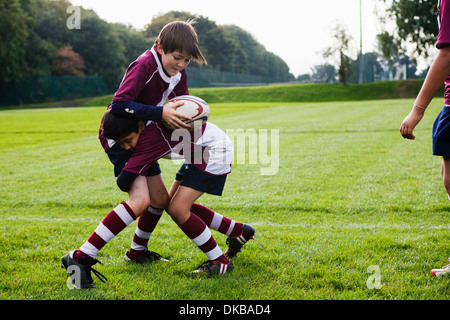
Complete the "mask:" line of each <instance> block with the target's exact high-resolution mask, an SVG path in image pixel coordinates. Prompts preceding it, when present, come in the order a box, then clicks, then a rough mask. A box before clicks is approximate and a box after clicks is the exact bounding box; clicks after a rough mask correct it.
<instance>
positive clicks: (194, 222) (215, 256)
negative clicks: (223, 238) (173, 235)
mask: <svg viewBox="0 0 450 320" xmlns="http://www.w3.org/2000/svg"><path fill="white" fill-rule="evenodd" d="M179 227H180V229H181V230H183V232H184V233H185V234H186V235H187V236H188V237H189V239H191V240H192V241H193V242H194V243H195V244H196V245H197V246H198V247H199V248H200V250H202V251H203V253H204V254H205V255H206V256H207V257H208V260H216V261H219V262H221V263H225V264H227V263H229V262H230V260H228V259H227V258H226V257H225V256H224V254H223V252H222V250H221V249H220V248H219V246H218V245H217V242H216V240H214V238H213V236H212V234H211V231H209V229H208V226H207V225H206V224H205V222H204V221H203V220H202V219H200V218H199V217H198V216H196V215H195V214H194V213H192V212H191V216H190V217H189V219H188V220H187V221H186V222H185V223H183V224H182V225H180V226H179Z"/></svg>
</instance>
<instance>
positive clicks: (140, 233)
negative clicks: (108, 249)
mask: <svg viewBox="0 0 450 320" xmlns="http://www.w3.org/2000/svg"><path fill="white" fill-rule="evenodd" d="M163 211H164V209H155V208H153V207H151V206H150V207H148V209H147V211H146V212H144V213H143V214H142V216H141V217H140V218H139V220H138V223H137V227H136V231H135V232H134V237H133V241H132V242H131V249H130V250H129V251H128V258H130V259H137V258H139V257H141V256H142V255H143V254H144V253H145V251H146V250H147V245H148V241H149V239H150V237H151V235H152V233H153V230H155V227H156V225H157V224H158V221H159V219H160V218H161V215H162V213H163Z"/></svg>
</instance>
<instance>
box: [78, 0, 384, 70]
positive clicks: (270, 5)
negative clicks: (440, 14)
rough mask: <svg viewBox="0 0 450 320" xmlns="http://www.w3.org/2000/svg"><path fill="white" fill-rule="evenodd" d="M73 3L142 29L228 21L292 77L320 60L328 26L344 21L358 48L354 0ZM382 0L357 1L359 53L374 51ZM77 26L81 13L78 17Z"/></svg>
mask: <svg viewBox="0 0 450 320" xmlns="http://www.w3.org/2000/svg"><path fill="white" fill-rule="evenodd" d="M71 2H72V4H73V5H81V6H83V7H84V8H86V9H93V10H94V11H95V12H96V13H97V14H98V15H99V16H100V18H102V19H103V20H106V21H108V22H121V23H125V24H131V25H133V26H134V27H135V28H137V29H143V28H144V26H145V25H146V24H149V23H150V22H151V20H152V18H153V17H154V16H158V15H159V14H164V13H166V12H169V11H172V10H176V11H188V12H191V13H193V14H198V15H202V16H204V17H207V18H209V19H210V20H212V21H215V22H216V23H217V24H218V25H225V24H234V25H237V26H239V27H241V28H242V29H244V30H246V31H248V32H249V33H251V34H252V35H253V36H254V38H255V39H256V40H257V41H258V42H259V43H261V44H262V45H263V46H264V47H265V48H266V49H267V50H268V51H270V52H273V53H274V54H276V55H278V56H279V57H281V58H282V59H283V60H284V61H285V62H286V63H287V64H288V66H289V68H290V72H291V73H293V74H294V75H295V76H297V75H299V74H303V73H310V70H311V67H313V66H314V65H318V64H323V63H325V62H327V61H325V60H324V59H323V58H322V52H323V51H324V50H325V48H326V47H328V46H329V45H330V41H331V36H330V33H331V26H332V24H333V23H334V22H336V21H338V22H340V23H341V24H343V25H346V26H347V28H348V30H349V31H350V34H351V36H352V37H353V43H352V48H353V52H354V54H353V58H356V55H357V53H358V52H359V39H360V14H359V12H360V7H359V4H360V0H316V1H314V0H295V1H293V0H276V1H273V0H272V1H267V0H260V1H255V0H239V1H238V0H227V1H222V2H218V1H211V0H191V1H186V0H184V1H180V0H169V1H164V0H163V1H149V0H126V1H123V0H120V1H118V0H71ZM382 9H383V1H380V0H362V17H363V19H362V34H363V52H371V51H376V47H377V45H376V35H377V33H380V31H381V27H380V25H379V23H378V20H377V17H376V13H375V12H376V10H377V11H378V12H384V11H383V10H382ZM81 27H83V17H81ZM329 62H331V61H329Z"/></svg>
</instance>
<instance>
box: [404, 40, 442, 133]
mask: <svg viewBox="0 0 450 320" xmlns="http://www.w3.org/2000/svg"><path fill="white" fill-rule="evenodd" d="M449 75H450V46H444V47H442V48H441V49H440V50H439V54H438V56H437V57H436V59H435V60H434V62H433V64H432V65H431V68H430V70H429V71H428V74H427V76H426V78H425V81H424V83H423V85H422V88H421V89H420V92H419V94H418V95H417V98H416V101H415V102H414V106H413V108H412V110H411V112H410V113H409V114H408V116H407V117H406V118H405V119H404V120H403V122H402V125H401V126H400V133H401V135H402V136H403V138H406V139H411V140H414V139H415V138H416V137H415V135H414V134H413V130H414V128H415V127H416V126H417V124H418V123H419V122H420V120H422V117H423V115H424V113H425V110H426V108H427V107H428V105H429V104H430V102H431V100H433V97H434V96H435V95H436V93H437V92H438V91H439V89H440V87H441V86H442V84H443V83H444V81H445V79H447V77H448V76H449Z"/></svg>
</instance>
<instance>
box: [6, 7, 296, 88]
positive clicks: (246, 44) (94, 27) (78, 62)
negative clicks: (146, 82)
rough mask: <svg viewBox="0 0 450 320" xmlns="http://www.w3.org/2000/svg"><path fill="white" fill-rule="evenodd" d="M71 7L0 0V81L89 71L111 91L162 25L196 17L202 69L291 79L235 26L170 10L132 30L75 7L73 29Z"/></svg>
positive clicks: (286, 70)
mask: <svg viewBox="0 0 450 320" xmlns="http://www.w3.org/2000/svg"><path fill="white" fill-rule="evenodd" d="M71 6H72V4H71V2H70V1H68V0H57V1H51V0H0V43H1V45H0V79H1V80H0V81H3V82H10V81H17V80H20V79H22V78H32V77H40V76H49V75H54V76H59V75H76V76H84V75H95V76H102V77H104V79H105V81H106V83H107V85H108V86H109V87H110V88H111V89H113V90H115V89H116V88H117V86H118V84H119V83H120V80H121V78H122V77H123V74H124V72H125V70H126V68H127V66H128V65H129V63H131V62H132V61H133V60H135V59H136V58H137V57H138V56H139V55H141V54H142V53H143V52H144V51H145V50H147V49H150V48H151V47H152V45H153V43H154V40H155V39H156V37H157V35H158V33H159V31H160V30H161V28H162V27H163V26H164V25H165V24H166V23H168V22H170V21H174V20H187V19H190V18H191V19H192V18H194V19H195V20H196V21H197V24H196V25H195V28H196V30H197V33H198V36H199V41H200V47H201V50H202V52H203V53H204V55H205V57H206V59H207V61H208V65H206V66H202V68H209V69H215V70H219V71H228V72H236V73H244V74H253V75H260V76H268V75H270V77H271V81H276V82H283V81H289V80H294V76H293V75H292V74H291V73H290V72H289V67H288V66H287V64H286V63H285V62H284V61H283V60H282V59H281V58H280V57H278V56H277V55H275V54H273V53H271V52H268V51H267V50H266V49H265V48H264V46H262V45H261V44H260V43H258V42H257V41H256V40H255V39H254V37H253V36H252V35H251V34H250V33H248V32H247V31H245V30H243V29H241V28H239V27H237V26H235V25H217V24H216V23H215V22H214V21H211V20H209V19H208V18H206V17H203V16H201V15H196V14H191V13H189V12H181V11H171V12H168V13H166V14H163V15H160V16H156V17H153V19H152V20H151V21H149V24H148V25H147V26H146V27H145V28H144V30H137V29H135V28H133V27H132V26H127V25H124V24H121V23H109V22H106V21H104V20H102V19H101V18H100V17H99V16H98V15H97V13H96V12H94V11H93V10H87V9H84V8H83V7H79V8H78V10H80V11H79V18H80V21H79V24H80V29H77V28H69V27H68V25H67V21H68V19H69V18H70V17H71V14H72V11H71V10H68V8H70V7H71ZM191 67H196V65H195V63H192V64H191Z"/></svg>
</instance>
